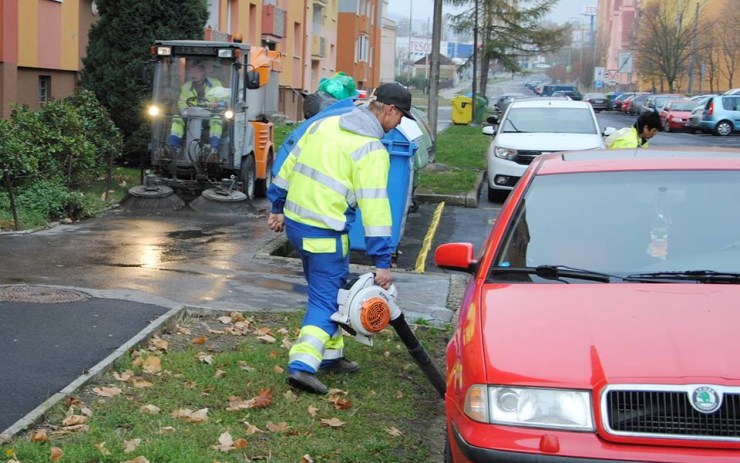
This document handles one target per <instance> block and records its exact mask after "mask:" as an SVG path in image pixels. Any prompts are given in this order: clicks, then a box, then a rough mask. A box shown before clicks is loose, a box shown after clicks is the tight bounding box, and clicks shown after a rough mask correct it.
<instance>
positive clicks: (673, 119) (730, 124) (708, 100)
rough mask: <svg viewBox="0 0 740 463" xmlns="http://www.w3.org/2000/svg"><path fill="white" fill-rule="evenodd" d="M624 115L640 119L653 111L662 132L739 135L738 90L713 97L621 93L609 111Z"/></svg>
mask: <svg viewBox="0 0 740 463" xmlns="http://www.w3.org/2000/svg"><path fill="white" fill-rule="evenodd" d="M611 109H614V110H616V111H621V112H623V113H625V114H630V115H640V114H644V113H647V112H651V111H655V112H657V113H659V114H660V118H661V121H662V123H663V129H664V130H665V131H671V130H673V131H676V130H685V131H688V132H692V133H695V132H703V133H712V134H714V135H719V136H727V135H729V134H731V133H733V132H740V89H732V90H728V91H727V92H725V93H723V94H721V95H717V94H712V95H696V96H694V97H692V98H688V97H686V96H684V95H680V94H652V93H646V92H629V93H623V94H621V95H619V96H617V97H616V98H614V100H613V102H612V108H611Z"/></svg>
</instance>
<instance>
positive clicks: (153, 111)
mask: <svg viewBox="0 0 740 463" xmlns="http://www.w3.org/2000/svg"><path fill="white" fill-rule="evenodd" d="M147 112H148V113H149V115H150V116H151V117H157V116H159V113H160V109H159V106H157V105H150V106H149V107H148V108H147Z"/></svg>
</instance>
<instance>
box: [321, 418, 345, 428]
mask: <svg viewBox="0 0 740 463" xmlns="http://www.w3.org/2000/svg"><path fill="white" fill-rule="evenodd" d="M321 424H323V425H324V426H329V427H332V428H339V427H341V426H344V425H345V422H344V421H342V420H340V419H339V418H322V419H321Z"/></svg>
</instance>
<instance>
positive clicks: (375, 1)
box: [337, 0, 383, 90]
mask: <svg viewBox="0 0 740 463" xmlns="http://www.w3.org/2000/svg"><path fill="white" fill-rule="evenodd" d="M382 6H383V3H382V1H381V0H339V17H338V33H339V36H340V37H345V38H346V40H342V41H340V42H339V43H338V44H337V71H343V72H344V73H345V74H348V75H351V76H352V77H354V79H355V82H356V83H357V88H358V89H366V90H371V89H373V88H375V87H377V86H378V84H379V83H380V48H381V47H380V44H381V35H382V34H381V29H382V25H383V19H382V18H383V11H382Z"/></svg>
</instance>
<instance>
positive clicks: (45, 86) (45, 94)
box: [39, 76, 51, 104]
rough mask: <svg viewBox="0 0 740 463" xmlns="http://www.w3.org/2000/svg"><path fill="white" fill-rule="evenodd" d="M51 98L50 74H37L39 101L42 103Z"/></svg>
mask: <svg viewBox="0 0 740 463" xmlns="http://www.w3.org/2000/svg"><path fill="white" fill-rule="evenodd" d="M49 99H51V76H39V103H41V104H44V103H46V102H47V101H49Z"/></svg>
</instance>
